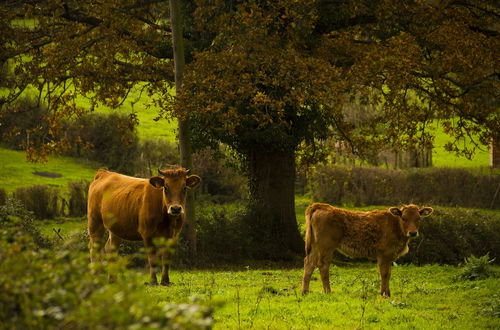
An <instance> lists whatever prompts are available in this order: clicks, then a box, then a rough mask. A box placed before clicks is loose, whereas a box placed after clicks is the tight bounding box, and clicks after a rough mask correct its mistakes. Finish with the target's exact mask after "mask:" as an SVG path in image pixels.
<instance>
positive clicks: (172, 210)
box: [168, 205, 182, 215]
mask: <svg viewBox="0 0 500 330" xmlns="http://www.w3.org/2000/svg"><path fill="white" fill-rule="evenodd" d="M168 214H170V215H181V214H182V206H179V205H173V206H170V207H169V208H168Z"/></svg>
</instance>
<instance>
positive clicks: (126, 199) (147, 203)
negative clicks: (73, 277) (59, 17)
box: [87, 168, 201, 285]
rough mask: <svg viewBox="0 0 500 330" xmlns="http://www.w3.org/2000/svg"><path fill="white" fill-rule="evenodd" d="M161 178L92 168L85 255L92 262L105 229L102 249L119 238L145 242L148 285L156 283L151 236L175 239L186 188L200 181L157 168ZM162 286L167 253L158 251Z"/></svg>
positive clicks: (179, 171)
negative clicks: (87, 250)
mask: <svg viewBox="0 0 500 330" xmlns="http://www.w3.org/2000/svg"><path fill="white" fill-rule="evenodd" d="M158 173H159V174H160V176H155V177H152V178H150V179H139V178H134V177H130V176H126V175H122V174H118V173H114V172H110V171H106V170H104V169H100V170H98V171H97V173H96V175H95V177H94V181H92V183H91V184H90V187H89V195H88V210H87V211H88V226H89V236H90V245H89V246H90V258H91V261H95V260H96V256H97V254H100V252H101V251H102V247H103V246H104V244H103V243H104V240H103V238H104V234H105V232H106V231H108V232H109V237H108V241H107V243H106V246H105V251H106V252H113V251H116V250H117V249H118V246H119V245H120V242H121V240H122V239H125V240H130V241H140V240H142V241H144V245H145V247H146V250H147V253H148V261H149V269H150V276H151V284H153V285H156V284H157V280H156V271H155V264H156V258H155V255H156V251H155V246H154V244H153V240H154V239H155V238H160V237H163V238H166V239H170V238H174V239H175V238H177V237H178V236H179V233H180V231H181V229H182V224H183V222H184V217H185V212H184V211H185V204H186V194H187V189H188V188H194V187H196V186H197V185H198V184H199V183H200V180H201V179H200V177H199V176H196V175H188V170H186V169H184V168H178V169H175V170H164V171H162V170H160V169H158ZM162 254H163V255H162V259H163V260H162V263H163V269H162V277H161V284H162V285H168V284H169V283H170V279H169V276H168V260H169V258H170V255H169V253H168V252H163V253H162Z"/></svg>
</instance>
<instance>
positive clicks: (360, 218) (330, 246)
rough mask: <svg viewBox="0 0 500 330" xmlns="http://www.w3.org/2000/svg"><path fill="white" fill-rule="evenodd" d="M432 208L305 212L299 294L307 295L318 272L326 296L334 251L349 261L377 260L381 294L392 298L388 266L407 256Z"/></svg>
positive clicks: (316, 208) (317, 207)
mask: <svg viewBox="0 0 500 330" xmlns="http://www.w3.org/2000/svg"><path fill="white" fill-rule="evenodd" d="M432 211H433V210H432V208H430V207H424V208H419V207H418V206H416V205H407V206H403V207H402V208H397V207H391V208H390V209H389V210H388V211H382V210H381V211H370V212H360V211H349V210H344V209H340V208H336V207H333V206H331V205H328V204H319V203H315V204H312V205H311V206H309V207H308V208H307V210H306V257H305V259H304V279H303V281H302V294H306V293H307V292H308V291H309V282H310V280H311V274H312V273H313V271H314V269H315V268H316V267H318V268H319V271H320V275H321V281H322V282H323V291H324V292H325V293H329V292H330V291H331V290H330V280H329V268H330V262H331V259H332V256H333V251H335V250H338V251H339V252H341V253H342V254H345V255H346V256H348V257H351V258H369V259H375V260H377V265H378V269H379V272H380V278H381V281H382V283H381V288H380V294H382V295H385V296H390V295H391V290H390V289H389V279H390V277H391V264H392V262H393V261H394V260H396V259H397V258H399V257H400V256H402V255H404V254H406V253H407V252H408V242H409V240H410V238H411V237H415V236H418V228H419V221H420V218H421V217H426V216H428V215H430V214H431V213H432Z"/></svg>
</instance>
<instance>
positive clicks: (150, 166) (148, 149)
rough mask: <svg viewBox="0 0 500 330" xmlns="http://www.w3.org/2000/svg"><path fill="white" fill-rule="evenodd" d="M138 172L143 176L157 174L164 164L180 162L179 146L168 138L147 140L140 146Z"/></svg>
mask: <svg viewBox="0 0 500 330" xmlns="http://www.w3.org/2000/svg"><path fill="white" fill-rule="evenodd" d="M138 154H139V157H138V159H137V163H136V168H137V170H136V174H137V175H139V176H142V177H151V176H154V175H157V173H158V172H157V169H158V167H160V166H162V165H174V164H179V151H178V149H177V147H176V146H175V145H174V144H172V143H170V142H168V141H166V140H161V139H157V140H151V139H150V140H145V141H143V142H142V143H141V144H140V146H139V151H138Z"/></svg>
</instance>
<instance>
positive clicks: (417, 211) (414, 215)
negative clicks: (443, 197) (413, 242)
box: [389, 205, 433, 237]
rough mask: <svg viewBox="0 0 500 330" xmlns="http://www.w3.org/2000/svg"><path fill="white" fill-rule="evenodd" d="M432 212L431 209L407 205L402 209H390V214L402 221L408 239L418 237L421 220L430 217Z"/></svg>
mask: <svg viewBox="0 0 500 330" xmlns="http://www.w3.org/2000/svg"><path fill="white" fill-rule="evenodd" d="M432 211H433V209H432V208H431V207H423V208H419V207H418V206H417V205H407V206H403V207H402V208H397V207H391V208H390V209H389V212H391V213H392V214H393V215H395V216H397V217H400V218H401V219H402V223H403V230H404V232H405V234H406V236H407V237H416V236H418V228H419V226H420V218H423V217H427V216H429V215H430V214H431V213H432Z"/></svg>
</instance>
